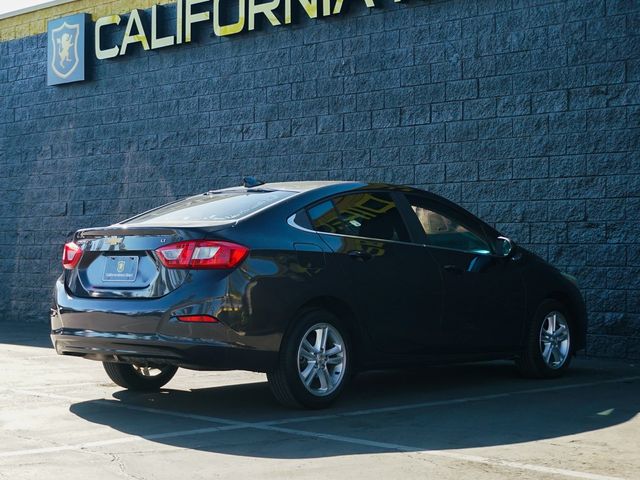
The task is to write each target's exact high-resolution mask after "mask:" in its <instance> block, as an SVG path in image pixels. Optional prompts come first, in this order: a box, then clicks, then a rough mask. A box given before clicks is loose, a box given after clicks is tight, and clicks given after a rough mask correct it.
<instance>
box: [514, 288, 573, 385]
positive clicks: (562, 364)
mask: <svg viewBox="0 0 640 480" xmlns="http://www.w3.org/2000/svg"><path fill="white" fill-rule="evenodd" d="M571 333H572V331H571V318H570V316H569V313H568V311H567V309H566V308H565V307H564V305H563V304H562V303H560V302H558V301H556V300H545V301H544V302H542V304H541V305H540V306H539V307H538V309H537V310H536V313H535V314H534V316H533V319H532V321H531V323H530V324H529V330H528V332H527V338H526V341H525V346H524V349H523V351H522V354H521V355H520V358H519V359H518V360H517V365H518V368H519V370H520V372H521V373H522V374H523V375H524V376H527V377H537V378H554V377H559V376H561V375H562V374H563V373H564V372H565V371H566V370H567V369H568V368H569V364H570V363H571V356H572V355H573V348H572V345H571Z"/></svg>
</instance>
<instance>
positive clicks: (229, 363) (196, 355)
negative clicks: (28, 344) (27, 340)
mask: <svg viewBox="0 0 640 480" xmlns="http://www.w3.org/2000/svg"><path fill="white" fill-rule="evenodd" d="M51 341H52V342H53V345H54V347H55V349H56V351H57V352H58V354H60V355H71V356H77V357H84V358H87V359H90V360H98V361H102V362H123V363H139V364H149V365H175V366H178V367H183V368H190V369H194V370H251V371H257V372H266V371H268V370H269V366H271V365H274V364H275V362H276V360H277V354H276V353H274V352H267V351H260V350H251V349H246V348H241V347H237V346H233V345H229V344H226V343H223V342H217V341H203V340H201V339H200V340H195V339H185V338H175V337H166V336H163V335H155V334H150V335H146V334H145V335H141V334H125V333H118V332H104V331H101V332H96V331H93V330H78V329H65V328H59V329H55V330H52V331H51Z"/></svg>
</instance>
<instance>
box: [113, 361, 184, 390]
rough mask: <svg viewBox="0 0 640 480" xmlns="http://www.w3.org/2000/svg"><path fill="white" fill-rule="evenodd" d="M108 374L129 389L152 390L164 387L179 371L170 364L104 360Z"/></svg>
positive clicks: (115, 381) (118, 383) (116, 382)
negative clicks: (133, 363)
mask: <svg viewBox="0 0 640 480" xmlns="http://www.w3.org/2000/svg"><path fill="white" fill-rule="evenodd" d="M102 365H103V366H104V369H105V371H106V372H107V375H109V378H110V379H111V380H113V382H114V383H115V384H117V385H120V386H121V387H123V388H127V389H129V390H137V391H144V392H150V391H154V390H159V389H161V388H162V387H164V386H165V385H166V384H167V383H168V382H169V380H171V379H172V378H173V376H174V375H175V374H176V372H177V371H178V368H177V367H173V366H170V365H165V366H159V367H150V366H145V365H132V364H129V363H113V362H102Z"/></svg>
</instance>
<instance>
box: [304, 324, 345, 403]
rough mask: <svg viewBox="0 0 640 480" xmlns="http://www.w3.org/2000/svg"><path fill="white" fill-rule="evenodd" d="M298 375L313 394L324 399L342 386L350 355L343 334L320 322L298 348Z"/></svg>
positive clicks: (307, 334)
mask: <svg viewBox="0 0 640 480" xmlns="http://www.w3.org/2000/svg"><path fill="white" fill-rule="evenodd" d="M297 363H298V375H299V377H300V380H301V381H302V384H303V385H304V386H305V388H306V389H307V391H308V392H309V393H311V394H312V395H315V396H318V397H324V396H327V395H330V394H331V393H332V392H334V391H335V390H336V389H337V388H338V387H339V386H340V384H341V382H342V380H343V377H344V372H345V369H346V365H347V352H346V349H345V343H344V340H343V338H342V336H341V335H340V332H338V330H337V329H336V328H335V327H334V326H333V325H330V324H328V323H318V324H315V325H313V326H312V327H311V328H309V329H308V330H307V331H306V333H305V334H304V335H303V336H302V340H301V341H300V345H299V347H298V362H297Z"/></svg>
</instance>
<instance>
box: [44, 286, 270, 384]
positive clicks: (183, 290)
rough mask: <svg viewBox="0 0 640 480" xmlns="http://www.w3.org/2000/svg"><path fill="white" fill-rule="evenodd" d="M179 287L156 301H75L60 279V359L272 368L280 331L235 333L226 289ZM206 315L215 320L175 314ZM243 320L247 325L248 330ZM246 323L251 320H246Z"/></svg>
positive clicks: (56, 323) (55, 316)
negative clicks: (187, 320) (191, 320)
mask: <svg viewBox="0 0 640 480" xmlns="http://www.w3.org/2000/svg"><path fill="white" fill-rule="evenodd" d="M191 285H193V287H190V286H189V285H183V286H182V287H180V288H178V289H177V290H175V291H174V292H172V293H170V294H168V295H166V296H164V297H161V298H157V299H103V298H79V297H74V296H71V295H69V293H68V292H67V291H66V289H65V287H64V284H63V282H62V281H61V280H58V282H57V283H56V286H55V302H54V306H53V308H52V311H51V340H52V342H53V346H54V347H55V349H56V351H57V353H58V354H60V355H71V356H78V357H84V358H87V359H91V360H98V361H110V362H124V363H140V364H150V365H151V364H155V365H176V366H179V367H183V368H190V369H195V370H251V371H257V372H266V371H269V370H270V369H271V368H273V367H274V366H275V365H276V362H277V358H278V350H279V345H280V340H281V335H280V334H279V333H278V332H273V331H272V332H264V331H263V332H259V333H254V332H252V331H251V330H250V329H247V330H244V331H236V330H234V329H233V328H231V327H230V326H229V323H231V322H230V321H231V320H233V318H230V317H229V315H228V313H226V312H229V311H234V312H237V313H236V315H241V310H239V309H237V308H236V309H235V310H232V309H230V308H229V304H228V300H227V297H226V296H225V294H224V286H222V288H221V290H222V291H221V292H220V291H216V288H215V287H212V288H209V289H207V291H206V292H205V293H203V291H202V287H197V284H196V282H193V283H192V284H191ZM183 314H206V315H212V316H214V317H216V318H218V319H219V320H220V321H219V322H217V323H185V322H181V321H179V320H178V319H177V318H176V316H177V315H183ZM246 323H247V322H245V325H246ZM248 323H251V322H248Z"/></svg>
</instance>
